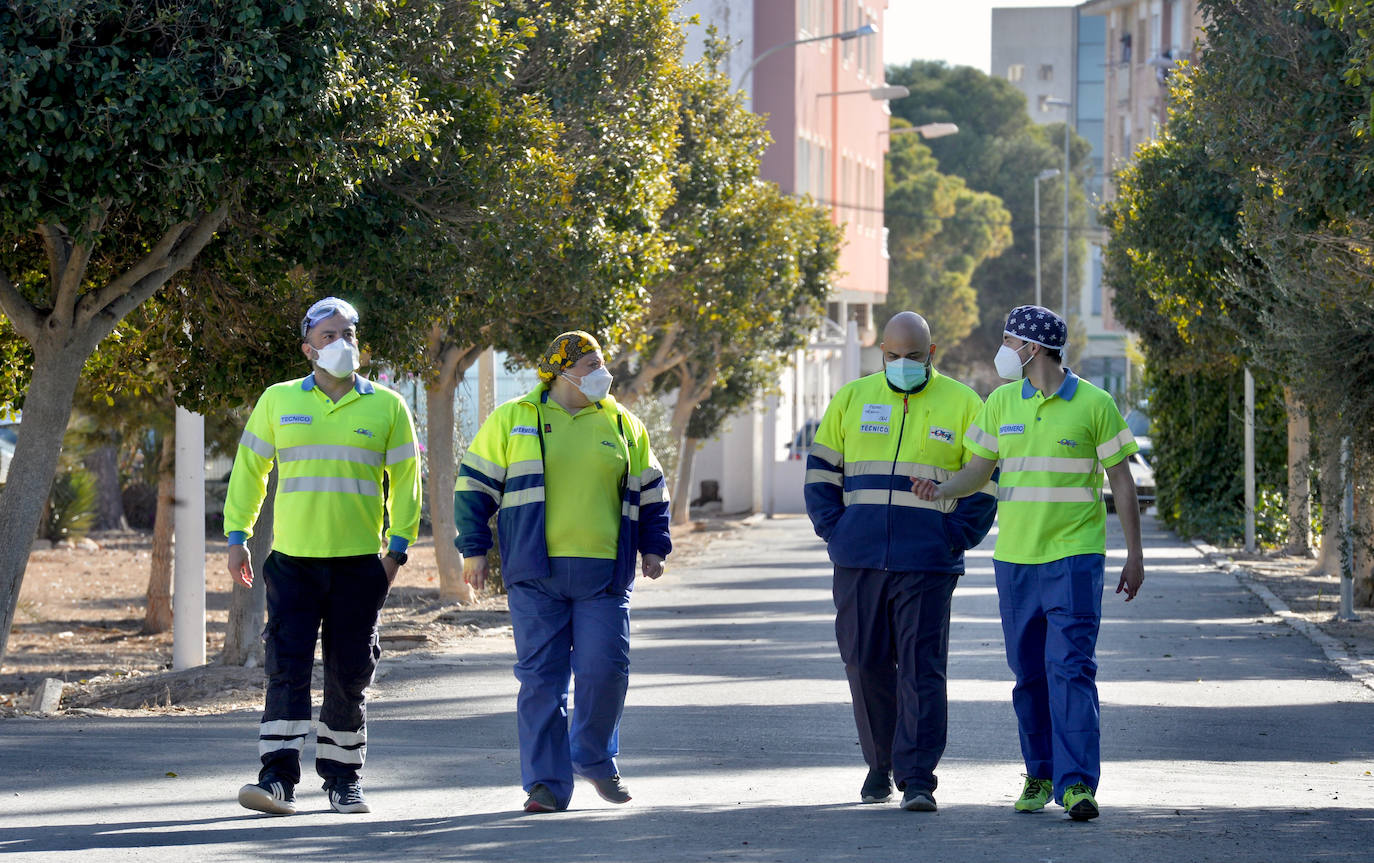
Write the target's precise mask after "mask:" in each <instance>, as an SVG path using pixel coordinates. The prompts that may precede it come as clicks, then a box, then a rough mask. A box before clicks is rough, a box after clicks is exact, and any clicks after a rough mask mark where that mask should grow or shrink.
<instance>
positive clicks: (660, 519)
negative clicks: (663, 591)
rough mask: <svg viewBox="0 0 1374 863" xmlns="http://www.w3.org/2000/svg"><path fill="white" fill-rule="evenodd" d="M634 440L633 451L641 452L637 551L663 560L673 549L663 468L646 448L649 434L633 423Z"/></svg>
mask: <svg viewBox="0 0 1374 863" xmlns="http://www.w3.org/2000/svg"><path fill="white" fill-rule="evenodd" d="M635 426H636V427H637V429H638V435H637V437H638V440H636V441H635V447H634V449H635V452H636V453H643V454H644V455H643V456H642V460H641V462H640V463H639V464H638V465H636V467H638V468H639V480H640V487H639V552H640V554H656V555H658V556H659V557H667V556H668V554H669V552H671V551H672V550H673V540H672V536H671V535H670V533H669V527H670V523H671V521H672V516H671V514H670V502H669V500H668V485H667V483H666V482H665V481H664V476H663V468H662V467H660V466H659V463H658V459H657V458H656V457H655V456H654V453H653V450H652V449H650V444H649V433H648V432H647V431H646V430H645V429H644V426H643V425H642V424H640V423H638V422H636V423H635Z"/></svg>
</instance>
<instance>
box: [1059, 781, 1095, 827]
mask: <svg viewBox="0 0 1374 863" xmlns="http://www.w3.org/2000/svg"><path fill="white" fill-rule="evenodd" d="M1064 809H1065V811H1067V812H1068V813H1069V817H1070V818H1072V819H1073V820H1075V821H1090V820H1092V819H1093V818H1096V817H1097V801H1096V800H1094V799H1093V790H1092V789H1091V788H1089V787H1088V786H1087V785H1085V784H1084V783H1082V782H1078V783H1075V784H1073V785H1070V786H1069V787H1068V788H1065V789H1064Z"/></svg>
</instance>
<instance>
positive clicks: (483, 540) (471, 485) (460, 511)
mask: <svg viewBox="0 0 1374 863" xmlns="http://www.w3.org/2000/svg"><path fill="white" fill-rule="evenodd" d="M504 417H505V413H504V412H502V411H500V410H498V411H496V412H495V413H493V414H492V415H491V416H490V417H488V418H487V421H486V422H485V423H483V424H482V427H481V428H480V429H478V430H477V436H476V437H475V438H473V441H472V444H471V445H470V446H469V447H468V451H467V453H465V454H464V455H463V461H462V463H461V464H459V465H458V478H457V480H456V482H455V483H454V488H453V520H454V523H455V525H456V527H457V528H458V536H457V537H456V538H455V539H454V541H453V544H454V545H456V546H457V547H458V550H459V551H460V552H462V554H463V556H464V557H473V556H474V555H481V554H486V553H487V550H488V549H490V548H491V544H492V540H491V528H490V527H489V526H488V523H489V522H490V521H491V517H492V515H493V514H494V513H495V512H496V510H498V509H500V507H501V498H502V496H503V495H504V494H505V492H506V470H507V467H508V465H507V456H506V438H507V429H506V423H505V422H504Z"/></svg>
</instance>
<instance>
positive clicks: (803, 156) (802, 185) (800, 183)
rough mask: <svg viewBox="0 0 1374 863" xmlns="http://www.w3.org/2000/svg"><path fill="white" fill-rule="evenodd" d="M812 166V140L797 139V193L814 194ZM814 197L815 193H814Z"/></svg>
mask: <svg viewBox="0 0 1374 863" xmlns="http://www.w3.org/2000/svg"><path fill="white" fill-rule="evenodd" d="M812 170H813V169H812V167H811V142H810V141H808V140H806V139H805V138H798V139H797V190H796V191H797V194H798V195H813V191H812V189H811V178H812V177H814V176H815V175H814V174H813V173H812ZM813 197H814V195H813Z"/></svg>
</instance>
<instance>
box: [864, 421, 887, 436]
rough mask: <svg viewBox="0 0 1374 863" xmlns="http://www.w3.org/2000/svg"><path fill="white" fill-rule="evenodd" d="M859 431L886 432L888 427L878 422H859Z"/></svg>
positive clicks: (870, 432)
mask: <svg viewBox="0 0 1374 863" xmlns="http://www.w3.org/2000/svg"><path fill="white" fill-rule="evenodd" d="M859 431H861V432H868V433H869V434H887V431H888V427H887V426H885V425H882V424H880V423H861V424H860V425H859Z"/></svg>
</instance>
